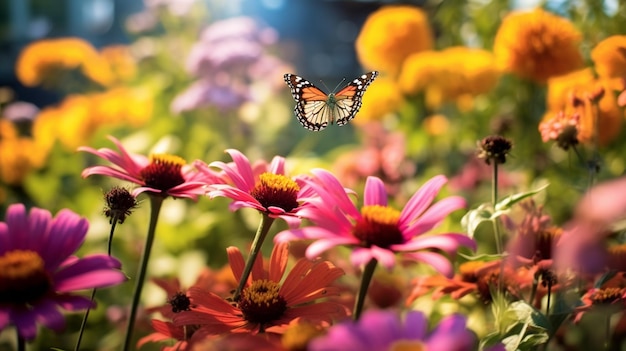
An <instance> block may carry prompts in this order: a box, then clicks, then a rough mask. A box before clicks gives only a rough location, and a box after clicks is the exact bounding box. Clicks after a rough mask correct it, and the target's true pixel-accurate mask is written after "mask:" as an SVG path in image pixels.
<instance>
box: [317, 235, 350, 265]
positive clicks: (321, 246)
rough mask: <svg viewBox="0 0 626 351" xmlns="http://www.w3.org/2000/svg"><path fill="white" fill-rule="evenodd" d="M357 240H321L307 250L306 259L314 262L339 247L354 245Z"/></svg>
mask: <svg viewBox="0 0 626 351" xmlns="http://www.w3.org/2000/svg"><path fill="white" fill-rule="evenodd" d="M356 241H357V240H356V239H354V238H334V239H320V240H317V241H315V242H314V243H312V244H311V245H309V247H307V249H306V258H308V259H309V260H314V259H316V258H318V257H319V256H321V255H322V253H324V252H325V251H326V250H328V249H330V248H333V247H335V246H338V245H350V244H354V243H355V242H356Z"/></svg>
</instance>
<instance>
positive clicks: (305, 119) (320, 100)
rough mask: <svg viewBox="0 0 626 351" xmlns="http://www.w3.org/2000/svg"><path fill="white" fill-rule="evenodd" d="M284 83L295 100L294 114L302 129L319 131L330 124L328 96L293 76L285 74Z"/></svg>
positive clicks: (304, 80)
mask: <svg viewBox="0 0 626 351" xmlns="http://www.w3.org/2000/svg"><path fill="white" fill-rule="evenodd" d="M285 82H287V85H288V86H289V88H290V89H291V95H292V96H293V98H294V100H296V107H295V109H294V112H295V114H296V117H298V121H300V124H302V126H304V128H306V129H308V130H313V131H319V130H322V129H324V128H326V127H327V126H328V123H329V122H332V119H333V114H332V112H333V111H332V109H330V108H329V106H328V104H327V102H328V95H327V94H326V93H325V92H323V91H322V90H320V89H319V88H318V87H316V86H315V85H313V83H311V82H309V81H308V80H306V79H304V78H302V77H300V76H297V75H295V74H290V73H287V74H285Z"/></svg>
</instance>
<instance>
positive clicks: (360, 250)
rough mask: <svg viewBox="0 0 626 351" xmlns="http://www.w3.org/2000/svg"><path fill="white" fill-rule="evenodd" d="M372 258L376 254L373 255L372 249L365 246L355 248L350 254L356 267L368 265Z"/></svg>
mask: <svg viewBox="0 0 626 351" xmlns="http://www.w3.org/2000/svg"><path fill="white" fill-rule="evenodd" d="M372 258H374V256H373V255H372V250H370V249H368V248H364V247H357V248H355V249H354V250H353V251H352V254H351V255H350V261H351V262H352V265H353V266H355V267H361V266H364V265H366V264H367V263H368V262H369V261H371V260H372Z"/></svg>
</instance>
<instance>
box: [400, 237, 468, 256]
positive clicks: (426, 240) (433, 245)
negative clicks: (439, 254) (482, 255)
mask: <svg viewBox="0 0 626 351" xmlns="http://www.w3.org/2000/svg"><path fill="white" fill-rule="evenodd" d="M459 246H467V247H469V248H472V249H473V250H476V241H474V239H472V238H470V237H469V236H467V235H463V234H455V233H447V234H435V235H427V236H420V237H417V238H414V239H413V240H411V241H409V242H406V243H404V244H398V245H391V246H390V247H389V248H390V249H392V250H394V251H417V250H424V249H439V250H442V251H445V252H447V253H449V254H451V253H454V252H455V251H456V250H458V248H459Z"/></svg>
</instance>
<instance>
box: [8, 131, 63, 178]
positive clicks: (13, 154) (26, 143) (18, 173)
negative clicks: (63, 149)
mask: <svg viewBox="0 0 626 351" xmlns="http://www.w3.org/2000/svg"><path fill="white" fill-rule="evenodd" d="M33 123H34V124H33V130H35V129H36V130H37V133H35V132H34V131H31V133H32V134H33V136H32V137H31V136H23V135H20V134H19V133H18V130H17V127H16V126H15V125H14V124H13V123H12V122H11V121H9V120H6V119H0V180H1V182H2V183H6V184H12V185H17V184H21V183H22V182H23V181H24V178H25V177H26V176H27V175H28V174H29V173H30V172H31V171H33V170H36V169H39V168H41V167H43V166H44V165H45V163H46V160H47V158H48V154H49V153H50V149H51V147H52V143H50V140H48V139H47V138H46V135H43V136H41V133H40V132H39V130H40V129H39V125H40V124H41V122H40V121H38V119H35V121H34V122H33Z"/></svg>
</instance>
